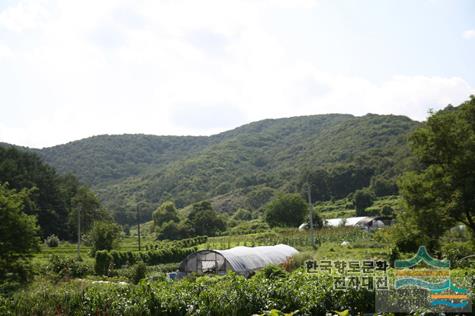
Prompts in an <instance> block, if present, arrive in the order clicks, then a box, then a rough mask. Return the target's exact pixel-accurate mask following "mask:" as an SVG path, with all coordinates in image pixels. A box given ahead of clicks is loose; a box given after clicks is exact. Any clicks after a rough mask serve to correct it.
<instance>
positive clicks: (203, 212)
mask: <svg viewBox="0 0 475 316" xmlns="http://www.w3.org/2000/svg"><path fill="white" fill-rule="evenodd" d="M188 223H189V225H190V226H191V227H192V229H193V230H194V232H195V234H196V235H206V236H214V235H216V234H217V233H218V232H220V231H225V230H226V222H225V221H224V219H223V218H221V216H220V215H219V214H218V213H217V212H216V211H215V210H214V209H213V207H212V206H211V203H209V202H208V201H203V202H199V203H195V204H193V209H192V210H191V212H190V214H189V215H188Z"/></svg>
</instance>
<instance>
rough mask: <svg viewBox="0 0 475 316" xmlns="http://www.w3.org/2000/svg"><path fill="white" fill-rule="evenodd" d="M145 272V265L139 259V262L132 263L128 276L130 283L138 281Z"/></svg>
mask: <svg viewBox="0 0 475 316" xmlns="http://www.w3.org/2000/svg"><path fill="white" fill-rule="evenodd" d="M146 273H147V266H146V265H145V263H143V262H142V261H140V262H139V263H137V264H134V265H133V266H132V273H131V275H130V277H129V280H130V281H131V282H132V283H134V284H137V283H139V282H140V280H142V279H145V275H146Z"/></svg>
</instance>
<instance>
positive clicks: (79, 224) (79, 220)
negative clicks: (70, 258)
mask: <svg viewBox="0 0 475 316" xmlns="http://www.w3.org/2000/svg"><path fill="white" fill-rule="evenodd" d="M81 208H82V205H81V206H79V207H78V208H77V211H78V258H81Z"/></svg>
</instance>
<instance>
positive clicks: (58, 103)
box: [0, 0, 475, 147]
mask: <svg viewBox="0 0 475 316" xmlns="http://www.w3.org/2000/svg"><path fill="white" fill-rule="evenodd" d="M38 3H39V4H38ZM316 4H317V3H316V2H315V1H311V0H298V1H296V0H279V1H274V0H260V1H257V0H244V1H242V0H229V1H221V0H203V1H185V0H174V1H152V0H149V1H142V2H135V1H112V0H111V1H108V0H107V1H106V0H104V1H92V0H84V1H60V0H50V1H42V2H37V1H31V2H21V3H20V4H18V5H17V6H14V7H10V8H6V9H4V11H1V12H0V32H2V31H3V32H12V33H14V34H16V35H17V34H18V33H21V35H22V36H16V35H15V36H8V37H5V38H6V40H3V39H2V41H3V43H0V69H2V71H1V72H0V89H1V90H0V95H1V98H2V99H1V101H0V107H1V111H2V116H1V117H0V141H7V142H13V143H17V144H21V145H30V146H36V147H41V146H51V145H55V144H59V143H64V142H67V141H71V140H74V139H79V138H83V137H87V136H91V135H94V134H104V133H109V134H114V133H150V134H179V135H181V134H209V133H215V132H219V131H222V130H226V129H229V128H233V127H236V126H237V125H240V124H243V123H247V122H249V121H254V120H259V119H265V118H276V117H284V116H295V115H308V114H319V113H330V112H331V113H335V112H340V113H352V114H355V115H363V114H366V113H368V112H372V113H382V114H388V113H394V114H402V115H408V116H410V117H412V118H414V119H418V120H422V119H424V118H425V117H426V113H427V110H428V109H429V108H434V109H438V108H441V107H443V106H445V105H447V104H448V103H452V104H458V103H459V102H461V101H463V100H465V99H466V98H467V97H468V95H470V94H471V93H475V91H474V88H473V87H471V86H470V85H469V84H468V83H467V82H466V81H464V80H463V79H462V78H457V77H454V78H444V77H428V76H403V75H399V76H396V75H395V76H393V77H392V78H389V79H387V80H385V81H383V82H378V83H376V82H372V81H370V80H368V79H365V78H363V77H361V76H355V75H354V76H351V75H340V74H334V73H326V72H323V71H321V69H319V68H318V66H317V65H316V64H314V63H313V62H312V61H303V60H300V59H299V58H298V57H297V56H293V55H291V54H290V53H289V52H288V51H287V50H286V45H285V44H284V43H283V42H282V41H281V39H280V38H279V33H278V32H276V31H275V30H273V29H271V28H270V26H269V24H268V23H266V19H265V17H266V14H268V12H269V11H270V10H274V9H283V10H284V12H286V10H306V9H308V8H310V7H313V6H315V5H316ZM46 8H47V9H46ZM91 8H94V10H91ZM46 16H47V17H48V18H47V19H46V18H44V17H46ZM7 59H8V60H7ZM213 113H214V116H213ZM205 119H208V121H206V120H205ZM212 120H216V121H217V122H213V121H212Z"/></svg>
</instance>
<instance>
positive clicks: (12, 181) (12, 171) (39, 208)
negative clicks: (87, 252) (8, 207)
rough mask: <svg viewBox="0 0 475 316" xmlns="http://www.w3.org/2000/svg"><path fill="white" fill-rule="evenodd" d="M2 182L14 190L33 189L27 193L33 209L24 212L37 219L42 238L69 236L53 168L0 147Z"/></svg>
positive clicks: (22, 152)
mask: <svg viewBox="0 0 475 316" xmlns="http://www.w3.org/2000/svg"><path fill="white" fill-rule="evenodd" d="M5 182H8V184H9V187H10V188H12V189H15V190H18V191H19V190H22V189H33V188H34V190H33V191H30V192H31V194H30V199H31V200H32V201H33V202H34V208H31V209H26V210H25V211H26V212H27V213H28V214H30V215H35V216H36V217H37V219H38V224H39V225H40V229H41V230H40V232H41V235H42V236H43V237H46V236H49V235H51V234H55V235H57V236H60V237H61V238H65V237H66V236H67V235H68V234H69V232H68V227H67V225H65V223H67V216H68V210H67V208H66V205H65V200H64V199H63V196H62V194H61V191H60V187H59V180H58V176H57V174H56V172H55V171H54V169H53V168H51V167H49V166H48V165H46V164H45V163H43V162H42V161H41V159H40V158H39V157H38V156H36V155H35V154H33V153H30V152H26V151H20V150H18V149H16V148H14V147H7V148H4V147H0V183H5Z"/></svg>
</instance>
